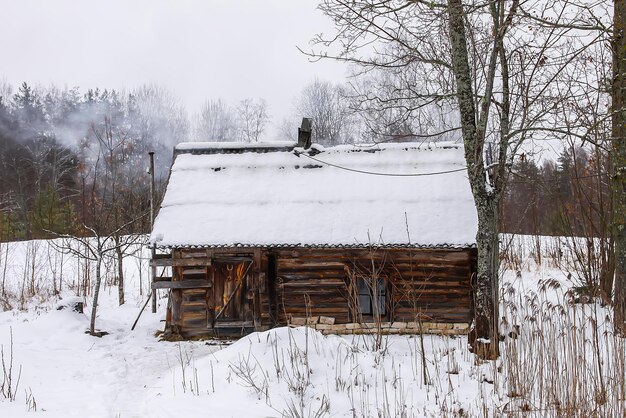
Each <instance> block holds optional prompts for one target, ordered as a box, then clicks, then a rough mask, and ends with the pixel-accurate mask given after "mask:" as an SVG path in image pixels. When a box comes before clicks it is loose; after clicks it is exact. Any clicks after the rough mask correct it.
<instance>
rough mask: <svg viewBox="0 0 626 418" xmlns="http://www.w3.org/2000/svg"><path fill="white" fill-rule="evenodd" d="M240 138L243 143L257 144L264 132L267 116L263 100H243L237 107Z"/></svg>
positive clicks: (265, 103) (267, 120)
mask: <svg viewBox="0 0 626 418" xmlns="http://www.w3.org/2000/svg"><path fill="white" fill-rule="evenodd" d="M237 121H238V124H239V131H240V137H241V139H242V140H243V141H245V142H258V141H259V139H261V136H262V135H263V133H264V132H265V128H266V127H267V123H268V122H269V115H268V113H267V102H266V101H265V100H264V99H259V100H253V99H245V100H242V101H241V102H239V105H238V106H237Z"/></svg>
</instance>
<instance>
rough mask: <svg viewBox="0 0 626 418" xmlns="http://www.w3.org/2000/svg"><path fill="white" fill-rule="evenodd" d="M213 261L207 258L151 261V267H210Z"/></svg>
mask: <svg viewBox="0 0 626 418" xmlns="http://www.w3.org/2000/svg"><path fill="white" fill-rule="evenodd" d="M211 262H212V261H211V259H210V258H207V257H200V258H163V259H156V260H150V266H157V267H201V266H210V265H211Z"/></svg>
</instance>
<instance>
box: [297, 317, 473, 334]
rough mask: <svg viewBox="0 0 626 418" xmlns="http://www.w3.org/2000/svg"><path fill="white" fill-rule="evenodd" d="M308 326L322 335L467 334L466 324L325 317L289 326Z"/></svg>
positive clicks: (309, 319)
mask: <svg viewBox="0 0 626 418" xmlns="http://www.w3.org/2000/svg"><path fill="white" fill-rule="evenodd" d="M305 325H306V326H309V327H311V328H314V329H316V330H318V331H321V332H322V334H324V335H328V334H340V335H342V334H376V333H378V332H380V333H381V334H383V335H391V334H403V335H404V334H436V335H464V334H467V333H468V332H469V324H467V323H443V322H422V323H421V324H420V323H419V322H381V323H380V324H376V323H372V322H365V323H360V324H359V323H350V324H335V318H332V317H327V316H319V317H317V316H316V317H309V318H295V317H293V318H290V319H289V326H292V327H299V326H305Z"/></svg>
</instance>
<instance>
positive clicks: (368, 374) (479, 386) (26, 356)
mask: <svg viewBox="0 0 626 418" xmlns="http://www.w3.org/2000/svg"><path fill="white" fill-rule="evenodd" d="M515 245H517V246H518V247H516V249H515V251H513V252H514V253H515V254H518V255H519V254H522V258H521V259H518V260H517V262H516V265H515V267H514V269H512V270H506V271H504V276H503V283H504V286H503V287H504V290H505V291H504V299H505V300H504V302H503V303H502V308H501V315H502V317H503V318H504V321H503V326H502V332H503V334H504V335H505V336H506V338H505V339H504V341H503V342H502V343H501V350H502V356H501V358H500V359H498V360H497V361H494V362H480V361H477V360H476V359H475V358H474V356H473V355H472V354H471V353H469V352H468V350H467V339H466V338H465V337H457V338H451V337H439V336H431V335H426V336H423V338H422V337H420V336H401V335H395V336H385V337H379V338H377V337H376V336H371V335H370V336H323V335H321V334H319V333H318V332H316V331H314V330H311V329H308V328H277V329H273V330H270V331H267V332H264V333H255V334H252V335H250V336H248V337H245V338H242V339H240V340H239V341H237V342H235V343H234V344H232V345H230V346H227V345H225V344H222V345H209V344H207V342H203V341H190V342H180V343H175V342H160V341H158V338H156V337H155V332H157V331H158V330H160V329H162V327H163V323H162V321H161V320H162V319H163V317H164V310H165V303H166V299H165V298H162V297H161V298H159V310H158V313H157V314H156V315H154V314H152V313H151V312H150V311H149V309H150V308H149V307H148V308H147V310H146V312H144V314H143V316H142V317H141V318H140V320H139V323H138V326H137V328H136V329H135V330H134V331H131V330H130V328H131V326H132V323H133V322H134V320H135V318H136V316H137V314H138V313H139V310H140V309H141V306H142V305H143V303H144V302H145V300H146V295H147V286H148V283H147V280H146V277H147V276H148V274H147V263H146V262H145V258H147V253H146V252H145V251H144V252H138V253H137V254H135V255H133V256H129V257H128V258H127V260H126V262H125V272H126V276H127V298H126V299H127V302H126V304H125V305H123V306H122V307H119V306H117V287H116V286H115V285H114V280H113V277H108V278H107V280H106V283H105V286H104V287H103V292H102V294H101V295H102V301H101V307H100V310H99V314H98V319H97V328H99V329H101V330H103V331H107V332H109V334H108V335H105V336H104V337H102V338H96V337H92V336H89V335H87V334H85V330H86V329H87V328H88V325H89V324H88V322H89V316H88V314H80V313H77V312H73V311H72V310H71V309H62V310H57V309H56V307H57V306H59V305H66V304H67V302H68V301H74V300H76V293H77V291H78V289H79V284H80V283H82V282H83V279H84V277H85V270H84V265H82V264H81V263H78V262H77V260H75V259H74V258H73V257H71V256H69V255H65V256H63V262H61V261H60V257H61V256H60V254H59V253H58V251H56V248H55V247H54V246H52V247H51V246H50V245H49V242H47V241H30V242H23V243H12V244H10V245H9V246H8V247H7V245H6V244H2V245H0V280H2V283H4V289H5V295H4V296H2V299H0V300H2V303H3V305H4V306H5V307H8V305H11V308H12V309H10V310H7V311H5V312H2V313H0V345H1V346H2V349H3V352H4V359H5V365H6V366H7V367H8V365H9V354H10V351H11V348H10V347H11V340H12V341H13V362H12V364H13V378H14V382H15V381H16V379H17V376H18V374H19V386H18V388H17V392H16V399H15V400H14V401H13V402H11V401H9V400H6V399H2V396H1V395H0V416H2V417H22V416H37V415H41V416H49V417H67V416H87V417H120V418H121V417H181V416H184V417H201V416H212V417H320V418H321V417H407V418H408V417H441V416H447V417H455V416H456V417H474V416H476V417H478V416H537V417H543V416H588V417H595V416H597V417H610V416H624V401H623V399H624V391H625V390H624V370H625V368H624V363H625V362H624V354H625V352H626V351H625V347H624V343H623V341H622V340H620V339H618V338H615V337H614V336H613V335H612V325H611V322H610V321H611V317H610V311H609V310H608V309H606V308H605V307H602V306H601V305H600V304H599V303H590V304H571V303H569V301H570V300H571V296H570V292H569V288H570V287H571V286H572V283H571V282H570V279H568V276H567V273H566V272H564V271H562V267H561V268H557V267H556V264H555V263H552V262H550V261H549V257H548V253H550V252H554V247H550V246H548V245H544V246H543V247H542V248H543V249H542V250H540V251H544V252H545V254H544V255H543V257H544V260H543V261H542V264H541V266H540V267H538V266H537V264H536V261H535V260H536V259H537V257H536V255H535V256H533V251H534V250H533V248H535V247H533V246H532V245H530V244H529V243H528V242H525V241H523V240H522V241H520V242H517V243H516V244H515ZM551 245H552V244H551ZM554 245H557V246H558V244H554ZM7 248H8V252H7V251H6V250H7ZM48 250H50V251H48ZM5 260H6V262H5ZM5 267H6V269H5ZM61 267H62V268H61ZM140 267H141V268H142V269H143V270H142V274H141V277H142V280H141V285H143V287H144V288H143V289H142V292H141V293H142V294H140V280H139V277H140V274H139V271H140V270H141V269H140ZM510 267H511V266H510ZM4 272H6V273H4ZM33 272H34V273H33ZM61 272H62V274H61ZM570 273H571V272H570ZM570 277H571V276H570ZM59 280H61V283H62V286H61V287H62V289H61V294H60V295H55V294H54V291H53V289H54V288H55V287H56V288H57V289H58V287H59ZM53 282H54V284H53ZM82 289H83V287H82V285H80V297H79V298H78V300H82V301H85V302H86V304H87V305H86V306H85V312H86V313H88V312H89V308H90V306H89V303H90V301H91V298H90V296H88V297H84V296H83V294H82ZM22 296H23V297H22ZM163 296H164V295H163ZM60 297H62V299H61V301H59V298H60ZM516 325H517V326H518V327H519V328H517V327H515V326H516ZM509 332H510V333H511V334H509ZM11 334H12V338H11ZM518 334H519V335H518ZM20 368H21V374H20V373H19V371H20ZM1 382H2V378H1V377H0V383H1ZM13 386H15V383H14V384H13ZM5 388H6V385H5ZM35 409H36V412H35Z"/></svg>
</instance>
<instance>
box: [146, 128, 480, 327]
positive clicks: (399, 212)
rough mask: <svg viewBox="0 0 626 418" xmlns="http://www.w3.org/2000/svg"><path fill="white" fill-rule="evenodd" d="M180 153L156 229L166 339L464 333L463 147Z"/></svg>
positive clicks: (467, 277)
mask: <svg viewBox="0 0 626 418" xmlns="http://www.w3.org/2000/svg"><path fill="white" fill-rule="evenodd" d="M303 134H304V135H301V138H302V137H304V140H301V142H300V143H279V142H277V143H258V144H248V143H183V144H179V145H178V146H177V147H176V149H175V159H174V162H173V164H172V168H171V173H170V178H169V181H168V185H167V189H166V192H165V196H164V199H163V202H162V205H161V207H160V210H159V212H158V216H157V217H156V219H155V222H154V228H153V231H152V234H151V238H150V240H151V245H152V246H153V248H154V250H155V251H154V256H153V260H152V261H151V265H152V266H153V283H152V287H153V289H155V291H156V290H159V289H165V290H167V291H169V301H168V305H167V316H166V333H170V334H175V335H180V336H182V337H183V338H190V337H196V336H206V335H242V334H245V333H249V332H253V331H260V330H266V329H269V328H271V327H274V326H282V325H287V324H293V325H304V324H305V323H306V324H309V325H310V326H313V327H316V328H318V329H320V330H322V331H324V332H326V333H329V332H334V333H359V332H363V333H366V332H374V330H375V331H377V332H389V333H405V332H420V331H421V332H442V333H463V332H466V331H467V329H468V324H469V322H470V320H471V318H472V291H471V289H472V279H473V277H474V272H475V268H476V266H475V265H476V251H475V235H476V229H477V217H476V210H475V208H474V202H473V198H472V194H471V190H470V187H469V183H468V180H467V174H466V171H465V169H464V166H465V162H464V157H463V146H462V144H456V143H396V144H379V145H355V146H353V145H350V146H347V145H345V146H336V147H329V148H324V147H321V146H318V145H315V144H314V145H312V146H310V144H309V143H308V141H307V138H306V132H305V130H303Z"/></svg>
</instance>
